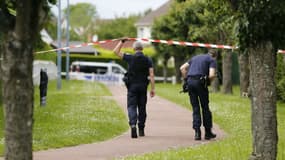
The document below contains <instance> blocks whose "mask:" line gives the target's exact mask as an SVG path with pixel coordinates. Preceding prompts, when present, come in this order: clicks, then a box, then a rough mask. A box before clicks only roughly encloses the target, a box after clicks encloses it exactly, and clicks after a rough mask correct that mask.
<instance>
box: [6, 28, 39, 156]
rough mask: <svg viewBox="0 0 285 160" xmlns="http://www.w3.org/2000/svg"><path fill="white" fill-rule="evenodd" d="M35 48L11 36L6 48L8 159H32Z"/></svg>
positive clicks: (13, 35)
mask: <svg viewBox="0 0 285 160" xmlns="http://www.w3.org/2000/svg"><path fill="white" fill-rule="evenodd" d="M32 53H33V51H32V45H31V43H30V42H28V41H19V40H18V39H17V38H16V36H15V34H13V33H11V34H10V35H9V37H8V40H7V42H6V44H5V45H4V56H3V58H4V60H3V64H2V69H3V86H4V88H3V89H4V90H3V91H4V92H3V99H4V114H5V142H6V143H5V157H6V159H7V160H16V159H24V160H30V159H32V126H33V106H34V103H33V95H34V88H33V81H32V64H33V58H32V57H33V54H32Z"/></svg>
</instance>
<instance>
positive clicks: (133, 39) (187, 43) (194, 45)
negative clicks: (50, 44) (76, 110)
mask: <svg viewBox="0 0 285 160" xmlns="http://www.w3.org/2000/svg"><path fill="white" fill-rule="evenodd" d="M127 39H128V40H131V41H144V42H151V43H163V44H168V45H179V46H192V47H204V48H218V49H237V48H238V47H234V46H229V45H217V44H209V43H193V42H185V41H173V40H155V39H148V38H127ZM117 40H119V39H111V40H103V41H96V42H90V43H83V44H79V45H71V46H69V47H63V48H57V49H51V50H46V51H39V52H36V53H37V54H39V53H47V52H54V51H59V50H67V49H70V48H80V47H85V46H92V45H98V44H104V43H108V42H113V41H117ZM278 53H283V54H285V50H278Z"/></svg>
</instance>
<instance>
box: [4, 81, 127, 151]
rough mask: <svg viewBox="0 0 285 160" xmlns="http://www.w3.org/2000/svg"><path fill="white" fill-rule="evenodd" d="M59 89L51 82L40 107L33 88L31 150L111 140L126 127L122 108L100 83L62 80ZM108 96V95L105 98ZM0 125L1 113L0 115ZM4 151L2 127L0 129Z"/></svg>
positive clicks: (37, 93) (37, 91)
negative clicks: (45, 100) (44, 100)
mask: <svg viewBox="0 0 285 160" xmlns="http://www.w3.org/2000/svg"><path fill="white" fill-rule="evenodd" d="M62 82H63V83H62V89H61V90H57V89H56V82H55V81H50V82H49V87H48V95H47V106H45V107H40V106H39V104H40V101H39V99H40V98H39V89H38V87H35V105H34V129H33V149H34V150H44V149H49V148H60V147H66V146H74V145H78V144H86V143H92V142H98V141H103V140H106V139H110V138H112V137H115V136H117V135H120V134H121V133H122V132H124V131H126V130H127V129H128V124H127V119H126V116H125V114H124V112H123V110H122V109H121V108H120V107H119V106H118V105H117V104H116V103H115V101H113V100H110V98H108V96H110V95H111V94H110V92H109V91H108V90H107V88H106V87H105V86H104V85H102V84H99V83H91V82H83V81H68V82H66V81H62ZM105 96H107V97H105ZM0 120H1V124H0V125H1V126H0V127H1V128H3V113H2V110H1V115H0ZM0 136H1V139H2V140H1V143H0V153H1V154H3V143H4V140H3V129H2V130H1V131H0Z"/></svg>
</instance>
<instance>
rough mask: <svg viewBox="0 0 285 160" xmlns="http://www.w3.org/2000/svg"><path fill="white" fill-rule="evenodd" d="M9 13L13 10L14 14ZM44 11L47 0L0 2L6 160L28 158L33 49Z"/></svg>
mask: <svg viewBox="0 0 285 160" xmlns="http://www.w3.org/2000/svg"><path fill="white" fill-rule="evenodd" d="M49 2H50V3H54V1H51V0H49ZM12 10H15V13H14V15H12V14H11V13H12V12H13V11H12ZM48 11H49V6H48V1H47V0H19V1H14V0H13V1H12V0H10V1H3V0H2V1H0V17H1V20H3V21H2V22H1V23H0V37H1V39H3V41H2V43H1V53H2V54H3V61H2V64H1V67H2V74H1V75H2V80H3V86H4V87H3V105H4V115H5V159H7V160H18V159H23V160H31V159H32V128H33V108H34V101H33V100H34V99H33V96H34V94H33V93H34V87H33V80H32V64H33V52H34V51H33V46H34V43H35V41H36V39H37V36H38V34H39V29H40V27H41V24H42V23H43V21H44V20H45V18H46V16H47V12H48Z"/></svg>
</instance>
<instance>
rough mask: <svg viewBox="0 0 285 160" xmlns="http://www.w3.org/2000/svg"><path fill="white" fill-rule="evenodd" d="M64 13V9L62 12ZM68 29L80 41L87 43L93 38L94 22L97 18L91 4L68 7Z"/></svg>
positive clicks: (94, 7) (94, 8)
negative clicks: (76, 35)
mask: <svg viewBox="0 0 285 160" xmlns="http://www.w3.org/2000/svg"><path fill="white" fill-rule="evenodd" d="M64 13H66V9H65V10H64ZM69 17H70V28H71V29H72V30H73V31H75V32H76V33H77V34H78V35H79V36H80V37H81V40H82V41H88V40H89V39H88V38H90V36H93V35H92V34H93V32H94V30H95V22H96V19H97V17H98V14H97V10H96V6H94V5H93V4H91V3H77V4H74V5H70V16H69Z"/></svg>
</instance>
